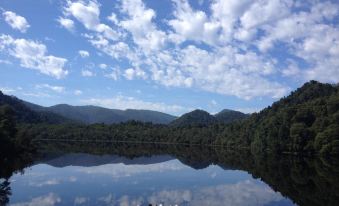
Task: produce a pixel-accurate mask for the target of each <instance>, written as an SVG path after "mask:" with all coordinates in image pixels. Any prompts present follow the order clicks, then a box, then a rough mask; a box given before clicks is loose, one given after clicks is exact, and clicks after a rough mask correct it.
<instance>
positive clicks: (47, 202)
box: [11, 193, 61, 206]
mask: <svg viewBox="0 0 339 206" xmlns="http://www.w3.org/2000/svg"><path fill="white" fill-rule="evenodd" d="M60 202H61V198H60V197H59V196H58V195H56V194H54V193H49V194H48V195H45V196H40V197H35V198H33V199H32V200H31V201H29V202H20V203H14V204H11V205H12V206H54V205H57V204H58V203H60Z"/></svg>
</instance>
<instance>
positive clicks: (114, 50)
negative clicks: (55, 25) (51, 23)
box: [64, 0, 339, 100]
mask: <svg viewBox="0 0 339 206" xmlns="http://www.w3.org/2000/svg"><path fill="white" fill-rule="evenodd" d="M172 4H173V10H172V11H171V14H172V15H170V16H169V17H167V18H166V19H159V20H158V19H157V18H158V17H157V11H156V10H154V9H152V8H148V7H147V6H146V4H145V3H144V2H143V1H142V0H136V1H134V0H133V1H132V0H127V1H119V2H118V5H117V8H119V10H118V11H115V12H113V13H111V15H110V16H108V17H106V18H107V19H108V20H109V21H110V22H111V24H112V25H113V27H112V28H110V29H111V30H112V31H114V33H115V34H116V35H113V36H114V37H115V38H110V37H109V36H107V35H105V32H102V31H101V30H100V29H98V25H100V24H102V23H101V22H100V19H99V14H100V5H99V4H98V2H96V1H87V2H86V3H85V2H84V1H74V2H70V1H68V3H67V5H66V7H65V9H64V10H65V11H66V15H68V16H72V17H74V18H76V19H77V20H78V21H79V22H81V23H82V24H83V25H84V26H85V28H86V29H87V31H88V32H87V33H85V34H83V36H84V37H85V38H86V39H87V40H88V41H89V42H90V43H91V44H92V45H93V46H94V47H95V48H96V49H98V50H99V51H101V52H103V53H105V54H107V55H109V56H111V57H112V58H113V59H114V60H117V61H124V62H127V64H128V65H127V66H126V68H127V69H126V70H124V71H122V72H121V75H122V76H123V77H125V78H126V79H129V80H132V79H136V78H139V79H145V80H146V79H147V80H148V81H149V80H151V81H154V82H155V83H157V84H160V85H164V86H166V87H186V88H197V89H200V90H204V91H208V92H213V93H218V94H222V95H232V96H236V97H239V98H242V99H246V100H249V99H252V98H256V97H263V96H267V97H271V98H279V97H282V96H284V95H286V94H287V93H288V92H289V91H290V90H291V88H289V87H288V86H287V85H286V84H287V83H288V82H289V81H290V80H295V79H297V80H299V82H300V81H308V80H310V79H316V80H320V81H324V82H337V81H339V76H338V75H336V74H337V73H338V69H339V63H338V58H337V57H338V51H339V50H338V48H339V46H338V45H339V43H338V38H337V36H338V35H339V34H338V25H337V24H334V23H333V21H335V19H336V18H337V17H338V15H339V12H338V11H339V5H338V4H335V3H333V2H332V3H331V2H329V1H323V2H317V1H312V2H305V3H302V4H301V3H297V2H296V1H294V0H262V1H250V0H244V1H238V0H229V1H227V2H226V1H223V0H214V1H212V2H210V5H209V7H210V8H209V9H210V12H205V11H202V10H199V9H197V8H193V7H192V6H191V5H190V2H189V1H187V0H172ZM84 13H86V14H88V15H84ZM160 25H161V26H160ZM282 50H283V51H282ZM277 53H279V54H281V53H283V54H281V55H277ZM292 62H294V63H292ZM119 75H120V74H119ZM119 75H118V74H117V72H112V73H111V74H105V76H107V77H111V78H112V79H114V80H116V79H118V76H119ZM282 79H284V80H285V79H287V80H288V81H287V83H285V82H286V81H281V80H282Z"/></svg>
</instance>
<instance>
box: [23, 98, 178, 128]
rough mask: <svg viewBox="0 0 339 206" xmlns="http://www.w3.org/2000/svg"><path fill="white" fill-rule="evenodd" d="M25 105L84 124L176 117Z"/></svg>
mask: <svg viewBox="0 0 339 206" xmlns="http://www.w3.org/2000/svg"><path fill="white" fill-rule="evenodd" d="M26 105H27V106H28V107H29V108H31V109H32V110H34V111H48V112H53V113H55V114H58V115H61V116H63V117H66V118H68V119H72V120H76V121H79V122H82V123H86V124H93V123H105V124H112V123H119V122H126V121H129V120H135V121H141V122H152V123H155V124H168V123H169V122H171V121H172V120H174V119H175V118H176V117H175V116H172V115H169V114H165V113H162V112H157V111H151V110H135V109H127V110H118V109H107V108H103V107H97V106H71V105H67V104H58V105H55V106H51V107H42V106H39V105H36V104H32V103H29V102H26Z"/></svg>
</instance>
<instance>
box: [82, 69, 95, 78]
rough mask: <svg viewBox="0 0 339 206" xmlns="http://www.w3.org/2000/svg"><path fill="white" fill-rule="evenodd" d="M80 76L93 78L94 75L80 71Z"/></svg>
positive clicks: (87, 71)
mask: <svg viewBox="0 0 339 206" xmlns="http://www.w3.org/2000/svg"><path fill="white" fill-rule="evenodd" d="M81 75H82V76H83V77H92V76H95V74H94V73H93V72H91V71H89V70H82V71H81Z"/></svg>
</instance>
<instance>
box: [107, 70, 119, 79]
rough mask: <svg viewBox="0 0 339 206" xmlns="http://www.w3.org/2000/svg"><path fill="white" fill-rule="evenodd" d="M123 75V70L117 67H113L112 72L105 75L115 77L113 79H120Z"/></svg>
mask: <svg viewBox="0 0 339 206" xmlns="http://www.w3.org/2000/svg"><path fill="white" fill-rule="evenodd" d="M120 75H121V71H120V70H119V69H117V68H113V69H112V70H111V72H110V73H107V74H105V77H107V78H110V79H113V80H115V81H116V80H118V79H119V77H120Z"/></svg>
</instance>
